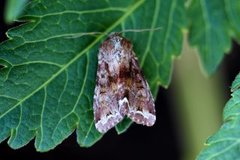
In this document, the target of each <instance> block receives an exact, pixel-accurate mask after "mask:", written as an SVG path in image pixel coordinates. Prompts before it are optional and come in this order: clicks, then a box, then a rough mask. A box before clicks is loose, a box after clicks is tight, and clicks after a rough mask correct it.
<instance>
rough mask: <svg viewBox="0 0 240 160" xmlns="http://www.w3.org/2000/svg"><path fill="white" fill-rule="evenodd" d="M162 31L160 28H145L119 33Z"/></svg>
mask: <svg viewBox="0 0 240 160" xmlns="http://www.w3.org/2000/svg"><path fill="white" fill-rule="evenodd" d="M160 29H162V27H157V28H145V29H125V30H123V31H121V32H119V33H126V32H149V31H157V30H160Z"/></svg>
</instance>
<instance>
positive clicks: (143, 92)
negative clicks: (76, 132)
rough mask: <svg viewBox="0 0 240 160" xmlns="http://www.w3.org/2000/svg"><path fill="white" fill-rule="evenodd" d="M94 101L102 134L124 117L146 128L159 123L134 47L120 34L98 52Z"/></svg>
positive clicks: (108, 39) (110, 38)
mask: <svg viewBox="0 0 240 160" xmlns="http://www.w3.org/2000/svg"><path fill="white" fill-rule="evenodd" d="M93 99H94V100H93V110H94V120H95V126H96V129H97V130H98V131H99V132H101V133H105V132H107V131H108V130H109V129H111V128H112V127H114V126H115V125H116V124H117V123H119V122H120V121H121V120H122V119H123V118H124V117H125V116H127V117H129V118H130V119H131V120H132V121H134V122H136V123H137V124H142V125H146V126H152V125H153V124H154V123H155V121H156V115H155V104H154V99H153V96H152V94H151V91H150V89H149V85H148V83H147V81H146V80H145V79H144V76H143V73H142V71H141V69H140V67H139V64H138V59H137V57H136V56H135V53H134V51H133V45H132V44H131V42H130V41H129V40H127V39H126V38H124V37H123V36H121V35H120V33H113V34H111V35H110V36H109V37H108V38H107V39H106V40H105V41H104V42H103V43H102V45H101V46H100V48H99V53H98V69H97V77H96V87H95V91H94V98H93Z"/></svg>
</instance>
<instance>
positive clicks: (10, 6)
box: [4, 0, 28, 23]
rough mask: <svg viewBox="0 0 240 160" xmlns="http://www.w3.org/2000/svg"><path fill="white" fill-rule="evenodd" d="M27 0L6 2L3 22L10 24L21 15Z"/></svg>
mask: <svg viewBox="0 0 240 160" xmlns="http://www.w3.org/2000/svg"><path fill="white" fill-rule="evenodd" d="M27 2H28V0H7V3H6V7H5V14H4V18H5V22H6V23H12V22H13V21H15V20H17V17H19V16H20V15H21V13H22V12H23V10H24V7H25V5H26V4H27Z"/></svg>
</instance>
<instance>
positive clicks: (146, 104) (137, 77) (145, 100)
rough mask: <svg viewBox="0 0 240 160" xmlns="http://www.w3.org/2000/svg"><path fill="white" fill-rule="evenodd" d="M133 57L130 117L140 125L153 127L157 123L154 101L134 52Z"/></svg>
mask: <svg viewBox="0 0 240 160" xmlns="http://www.w3.org/2000/svg"><path fill="white" fill-rule="evenodd" d="M132 55H133V57H132V58H131V79H132V83H131V89H130V91H129V99H128V100H129V109H128V117H129V118H130V119H132V120H133V121H134V122H136V123H138V124H143V125H146V126H152V125H154V123H155V121H156V115H155V104H154V99H153V96H152V94H151V91H150V88H149V85H148V83H147V81H146V80H145V79H144V77H143V74H142V71H141V69H140V67H139V64H138V61H137V58H136V57H135V54H134V52H132Z"/></svg>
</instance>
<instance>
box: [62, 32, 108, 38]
mask: <svg viewBox="0 0 240 160" xmlns="http://www.w3.org/2000/svg"><path fill="white" fill-rule="evenodd" d="M101 34H103V35H107V33H106V32H82V33H76V34H74V35H70V36H66V37H65V38H79V37H82V36H86V35H91V36H95V35H101Z"/></svg>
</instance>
